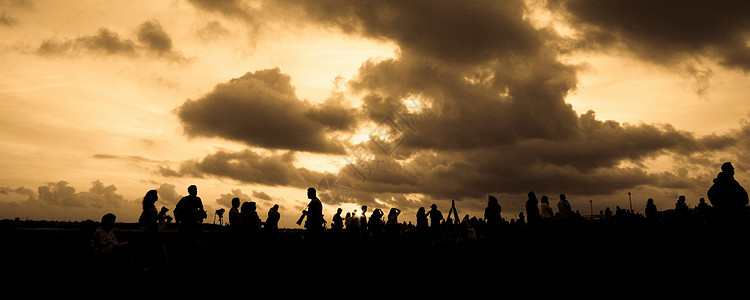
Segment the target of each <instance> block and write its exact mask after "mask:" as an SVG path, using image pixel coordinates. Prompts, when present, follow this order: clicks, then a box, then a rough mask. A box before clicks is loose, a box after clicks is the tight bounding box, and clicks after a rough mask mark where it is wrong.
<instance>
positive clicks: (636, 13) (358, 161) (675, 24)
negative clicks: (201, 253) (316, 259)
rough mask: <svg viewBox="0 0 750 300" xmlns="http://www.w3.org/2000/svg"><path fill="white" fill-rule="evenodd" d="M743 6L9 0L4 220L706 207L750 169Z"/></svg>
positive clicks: (747, 17) (550, 0)
mask: <svg viewBox="0 0 750 300" xmlns="http://www.w3.org/2000/svg"><path fill="white" fill-rule="evenodd" d="M748 6H750V3H747V2H744V1H711V2H706V1H697V0H687V1H685V0H681V1H675V0H665V1H658V2H654V1H646V0H627V1H626V0H613V1H595V0H547V1H543V0H526V1H524V0H504V1H434V0H431V1H422V0H415V1H392V0H384V1H351V0H348V1H342V0H315V1H312V0H310V1H307V0H304V1H288V0H276V1H242V0H221V1H208V0H172V1H127V2H122V1H94V0H74V1H42V0H0V53H2V55H0V66H2V68H0V101H2V108H1V109H0V153H2V156H0V170H2V172H0V218H9V219H12V218H20V219H32V220H86V219H92V220H98V219H99V218H101V216H102V215H103V214H105V213H109V212H111V213H114V214H116V215H117V216H118V221H120V222H135V221H136V220H137V218H138V216H139V214H140V212H141V205H140V202H141V200H142V198H143V196H144V195H145V194H146V192H147V191H148V190H151V189H156V190H158V193H159V201H158V202H157V203H156V205H157V207H160V206H166V207H167V208H170V209H173V208H174V205H175V204H176V203H177V201H178V200H179V199H180V197H182V196H184V195H187V187H188V186H189V185H196V186H197V187H198V196H200V197H201V198H202V200H203V203H204V206H205V207H206V209H207V210H208V212H209V217H208V219H207V220H206V221H205V222H209V223H217V222H218V220H217V216H216V214H215V213H214V212H215V211H216V210H218V209H221V208H224V209H226V210H228V209H229V208H230V206H231V205H230V200H231V199H232V198H234V197H238V198H240V199H241V201H243V202H244V201H253V202H256V203H257V206H258V210H259V215H260V216H261V218H262V219H265V217H266V213H267V211H268V209H269V208H270V207H272V206H273V205H274V204H279V205H280V212H281V215H282V218H281V220H280V226H282V227H288V228H297V227H298V226H297V225H296V224H294V222H295V221H296V220H297V218H298V217H299V215H300V212H301V211H302V209H304V208H305V205H306V204H307V202H308V199H307V197H306V189H307V188H308V187H315V188H316V189H317V190H318V196H319V197H320V199H321V200H322V202H323V206H324V215H325V218H326V219H328V220H330V218H331V216H332V215H333V214H334V213H335V211H336V209H337V208H342V209H343V210H344V212H352V211H354V210H355V209H360V206H362V205H367V206H368V213H370V212H372V210H374V209H376V208H379V209H382V210H383V211H384V212H386V213H388V211H389V210H390V209H391V208H399V209H401V210H402V214H401V216H400V218H399V219H400V220H401V221H407V222H408V221H412V222H413V221H414V220H415V217H414V216H415V214H416V211H417V209H418V208H419V207H426V208H428V207H430V205H431V204H433V203H434V204H437V205H438V208H439V209H440V210H441V211H443V213H444V214H446V213H447V212H448V210H449V209H450V205H451V202H452V201H455V205H456V209H457V211H458V214H459V217H461V218H463V217H464V216H465V215H469V216H471V217H474V216H476V217H479V218H481V217H482V216H483V210H484V208H485V207H486V205H487V198H488V196H489V195H493V196H495V197H497V198H498V200H499V201H500V204H501V206H502V214H503V216H504V217H505V218H508V219H510V218H515V217H517V215H518V213H519V212H521V211H523V210H524V202H525V201H526V199H527V194H528V192H529V191H533V192H535V194H536V195H537V197H541V196H543V195H545V196H548V197H549V199H550V203H551V204H552V205H553V207H555V204H556V203H557V201H558V199H559V198H558V197H559V195H560V194H565V195H566V196H567V199H568V200H569V201H570V202H571V205H572V206H573V209H574V210H578V211H579V212H581V213H582V214H590V213H592V212H593V213H595V214H598V213H599V211H600V210H603V209H605V208H607V207H609V208H611V209H613V210H614V209H615V207H617V206H619V207H621V208H631V207H632V209H634V210H635V211H636V212H642V211H643V208H644V207H645V203H646V200H647V199H648V198H653V199H654V201H655V203H656V205H657V207H658V208H659V209H660V210H666V209H671V208H674V203H675V202H676V200H677V198H678V197H679V196H680V195H685V196H686V199H687V203H688V204H689V205H690V206H695V205H697V203H698V199H699V198H701V197H706V196H705V194H706V190H707V189H708V188H709V187H710V185H711V182H712V179H713V178H714V177H715V176H716V174H717V173H718V172H719V167H720V165H721V164H722V163H723V162H725V161H731V162H732V163H733V165H734V166H735V168H736V172H737V175H736V178H737V179H738V181H739V182H740V184H744V183H746V182H748V180H750V176H748V173H750V172H748V168H749V167H748V166H750V163H748V162H749V161H750V153H749V152H748V149H750V148H748V144H749V142H748V139H747V137H748V136H749V135H750V123H748V113H749V112H750V103H749V102H748V101H747V100H746V97H747V95H750V84H749V83H748V73H747V72H748V71H750V7H748ZM628 193H630V194H628ZM629 195H630V196H629Z"/></svg>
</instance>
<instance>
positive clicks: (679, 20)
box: [548, 0, 750, 71]
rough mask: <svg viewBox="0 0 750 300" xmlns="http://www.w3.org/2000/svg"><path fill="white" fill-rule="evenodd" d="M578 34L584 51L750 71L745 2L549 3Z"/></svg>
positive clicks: (620, 0) (748, 7) (748, 15)
mask: <svg viewBox="0 0 750 300" xmlns="http://www.w3.org/2000/svg"><path fill="white" fill-rule="evenodd" d="M548 3H549V7H550V8H551V9H552V10H553V11H555V12H557V13H560V14H563V15H564V16H565V20H566V21H567V22H569V23H570V24H571V27H572V28H574V29H575V31H576V34H577V35H576V43H577V44H578V46H579V47H581V48H583V49H594V50H600V49H602V48H604V49H622V50H626V51H629V52H631V53H632V54H634V56H635V57H638V58H640V59H643V60H646V61H649V62H652V63H656V64H667V65H676V64H680V63H682V62H683V61H684V60H685V59H696V58H698V59H699V58H700V57H708V58H712V59H716V60H717V61H718V62H719V63H721V64H722V65H724V66H726V67H729V68H735V69H738V70H743V71H749V70H750V48H748V45H747V42H748V39H747V36H748V33H750V3H747V2H742V1H722V2H706V1H699V0H689V1H659V2H654V1H642V0H636V1H625V0H616V1H607V2H601V1H590V0H583V1H568V0H559V1H548Z"/></svg>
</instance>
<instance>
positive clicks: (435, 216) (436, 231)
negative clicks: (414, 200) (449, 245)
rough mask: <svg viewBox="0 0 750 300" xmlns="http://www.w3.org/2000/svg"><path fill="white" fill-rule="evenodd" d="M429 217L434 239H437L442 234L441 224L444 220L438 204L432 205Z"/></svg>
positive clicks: (428, 213)
mask: <svg viewBox="0 0 750 300" xmlns="http://www.w3.org/2000/svg"><path fill="white" fill-rule="evenodd" d="M427 217H429V218H430V229H431V231H432V234H433V239H435V240H437V239H439V238H440V236H441V232H440V226H441V223H440V222H442V221H443V219H444V218H443V213H441V212H440V211H439V210H438V209H437V204H434V203H433V204H432V205H430V211H428V212H427Z"/></svg>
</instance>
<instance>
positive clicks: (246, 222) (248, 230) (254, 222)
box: [240, 202, 261, 243]
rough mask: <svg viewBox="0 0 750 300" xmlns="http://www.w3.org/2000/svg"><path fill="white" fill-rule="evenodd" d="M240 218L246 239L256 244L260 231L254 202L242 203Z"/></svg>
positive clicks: (256, 207) (258, 217)
mask: <svg viewBox="0 0 750 300" xmlns="http://www.w3.org/2000/svg"><path fill="white" fill-rule="evenodd" d="M241 209H242V210H241V211H240V218H241V220H242V231H243V234H244V235H245V237H246V238H248V239H249V240H250V241H251V242H252V243H255V242H257V240H258V233H259V231H260V225H261V224H260V216H258V206H257V205H256V204H255V202H244V203H242V207H241Z"/></svg>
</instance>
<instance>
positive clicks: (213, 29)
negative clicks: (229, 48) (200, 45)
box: [196, 21, 230, 41]
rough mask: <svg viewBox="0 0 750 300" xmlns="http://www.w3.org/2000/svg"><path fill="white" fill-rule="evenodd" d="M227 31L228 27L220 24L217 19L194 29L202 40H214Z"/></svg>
mask: <svg viewBox="0 0 750 300" xmlns="http://www.w3.org/2000/svg"><path fill="white" fill-rule="evenodd" d="M229 33H230V32H229V29H227V28H226V27H224V26H222V25H221V23H220V22H218V21H211V22H208V23H206V24H205V25H204V26H202V27H201V28H200V29H198V30H197V31H196V35H197V36H198V37H199V38H201V39H202V40H204V41H215V40H217V39H220V38H222V37H224V36H227V35H228V34H229Z"/></svg>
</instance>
